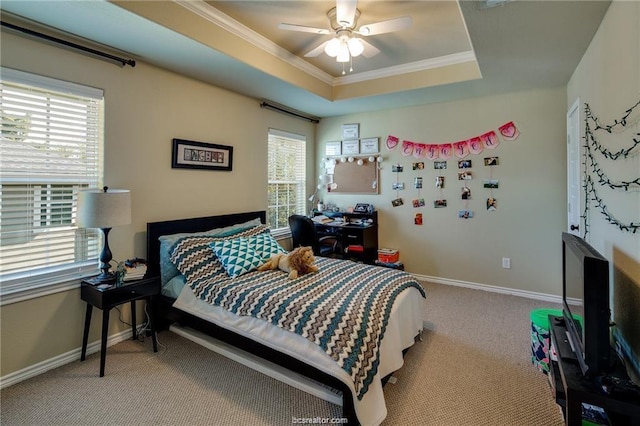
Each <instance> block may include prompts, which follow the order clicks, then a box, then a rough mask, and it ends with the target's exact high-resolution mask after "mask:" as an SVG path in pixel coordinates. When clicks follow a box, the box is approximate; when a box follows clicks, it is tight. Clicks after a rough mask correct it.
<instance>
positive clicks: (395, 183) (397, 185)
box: [391, 182, 404, 190]
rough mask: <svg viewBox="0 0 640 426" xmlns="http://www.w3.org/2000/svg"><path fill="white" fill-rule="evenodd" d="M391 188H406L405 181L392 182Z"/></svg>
mask: <svg viewBox="0 0 640 426" xmlns="http://www.w3.org/2000/svg"><path fill="white" fill-rule="evenodd" d="M391 188H392V189H396V190H402V189H404V182H393V183H392V184H391Z"/></svg>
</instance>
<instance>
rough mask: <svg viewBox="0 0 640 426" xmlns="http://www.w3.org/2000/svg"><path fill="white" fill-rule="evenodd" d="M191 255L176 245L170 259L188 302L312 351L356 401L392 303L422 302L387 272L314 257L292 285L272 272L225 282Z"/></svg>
mask: <svg viewBox="0 0 640 426" xmlns="http://www.w3.org/2000/svg"><path fill="white" fill-rule="evenodd" d="M192 249H193V243H191V245H190V244H189V243H188V242H187V243H185V244H181V243H180V242H178V243H177V245H176V247H175V248H174V251H173V255H172V260H173V261H174V263H175V264H176V265H177V266H178V269H179V270H180V271H181V272H182V273H183V274H184V275H185V277H186V279H187V285H189V287H190V288H191V289H192V290H193V292H194V294H195V295H196V297H198V298H200V299H202V300H204V301H205V302H207V303H210V304H213V305H217V306H221V307H223V308H224V309H227V310H228V311H230V312H233V313H234V314H236V315H244V316H252V317H255V318H259V319H262V320H264V321H268V322H270V323H272V324H274V325H276V326H278V327H281V328H283V329H285V330H288V331H290V332H293V333H296V334H299V335H300V336H303V337H305V338H306V339H308V340H309V341H311V342H313V343H315V344H316V345H318V346H320V347H321V348H322V349H323V350H324V351H325V353H327V354H328V355H329V356H330V357H331V358H332V359H333V360H334V361H335V362H336V363H338V365H339V366H340V367H341V368H342V369H343V370H345V371H346V372H347V373H348V374H349V375H350V376H351V379H352V380H353V383H354V386H355V390H356V394H357V397H358V399H362V397H363V396H364V394H365V393H366V392H367V390H368V388H369V385H370V384H371V382H372V381H373V377H374V376H375V375H376V373H377V371H378V364H379V347H380V342H381V340H382V338H383V336H384V332H385V329H386V326H387V322H388V320H389V315H390V312H391V308H392V306H393V302H394V300H395V299H396V297H397V296H398V295H399V294H400V293H401V292H402V291H404V290H405V289H407V288H410V287H413V288H416V289H417V290H418V291H419V292H420V294H421V295H422V297H425V291H424V289H423V288H422V286H421V285H420V283H418V282H417V281H415V280H414V279H412V278H411V276H410V275H408V274H406V273H404V272H402V271H397V270H393V269H387V268H381V267H375V266H370V265H363V264H359V263H354V262H351V261H344V260H336V259H327V258H316V264H317V265H318V267H319V268H320V272H318V273H313V274H307V275H303V276H301V277H299V278H297V279H295V280H290V279H289V278H288V277H287V274H286V273H284V272H282V271H277V270H276V271H265V272H255V271H254V272H250V273H247V274H244V275H241V276H239V277H236V278H229V276H228V275H227V274H226V273H225V272H224V270H223V269H221V267H219V266H217V265H216V262H218V263H219V261H217V259H214V258H211V257H210V254H209V253H208V252H207V251H206V250H204V251H203V253H206V255H205V256H206V257H209V259H208V260H209V261H211V264H210V265H209V267H203V263H202V259H199V260H198V261H196V260H194V256H193V250H192ZM209 251H210V250H209ZM195 258H197V256H195Z"/></svg>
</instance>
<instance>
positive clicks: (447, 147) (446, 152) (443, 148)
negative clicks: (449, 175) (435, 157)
mask: <svg viewBox="0 0 640 426" xmlns="http://www.w3.org/2000/svg"><path fill="white" fill-rule="evenodd" d="M452 149H453V148H452V146H451V144H450V143H443V144H442V145H440V158H441V159H442V160H448V159H449V158H451V151H452Z"/></svg>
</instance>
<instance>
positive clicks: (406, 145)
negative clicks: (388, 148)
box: [402, 141, 415, 157]
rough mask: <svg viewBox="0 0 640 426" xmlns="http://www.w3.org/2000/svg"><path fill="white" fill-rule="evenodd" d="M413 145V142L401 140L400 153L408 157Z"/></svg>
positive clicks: (411, 152)
mask: <svg viewBox="0 0 640 426" xmlns="http://www.w3.org/2000/svg"><path fill="white" fill-rule="evenodd" d="M414 145H415V143H414V142H411V141H402V155H404V156H405V157H408V156H410V155H411V154H413V147H414Z"/></svg>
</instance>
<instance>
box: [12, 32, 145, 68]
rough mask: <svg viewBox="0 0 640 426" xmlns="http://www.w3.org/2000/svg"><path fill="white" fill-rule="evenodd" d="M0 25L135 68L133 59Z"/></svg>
mask: <svg viewBox="0 0 640 426" xmlns="http://www.w3.org/2000/svg"><path fill="white" fill-rule="evenodd" d="M0 24H1V25H2V26H3V27H6V28H9V29H11V30H14V31H18V32H21V33H24V34H27V35H30V36H33V37H37V38H41V39H44V40H47V41H50V42H53V43H57V44H62V45H64V46H67V47H70V48H72V49H76V50H81V51H83V52H86V53H90V54H92V55H96V56H100V57H103V58H106V59H109V60H112V61H115V62H120V63H121V64H122V66H125V65H130V66H131V67H135V66H136V61H134V60H133V59H124V58H120V57H118V56H114V55H110V54H109V53H105V52H100V51H99V50H95V49H91V48H90V47H85V46H81V45H79V44H76V43H72V42H70V41H67V40H63V39H61V38H57V37H53V36H50V35H47V34H43V33H39V32H37V31H33V30H30V29H28V28H23V27H19V26H17V25H14V24H10V23H8V22H4V21H0Z"/></svg>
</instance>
